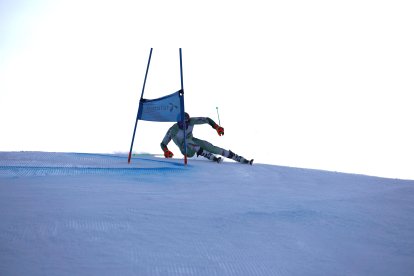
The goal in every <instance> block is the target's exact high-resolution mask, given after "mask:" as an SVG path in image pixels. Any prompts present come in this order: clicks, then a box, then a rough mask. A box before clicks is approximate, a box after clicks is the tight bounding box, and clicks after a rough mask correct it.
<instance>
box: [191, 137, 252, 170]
mask: <svg viewBox="0 0 414 276" xmlns="http://www.w3.org/2000/svg"><path fill="white" fill-rule="evenodd" d="M193 141H194V142H195V143H196V144H197V145H199V146H200V147H201V148H202V149H204V151H208V152H211V153H214V154H219V155H222V156H224V157H227V158H230V159H232V160H234V161H237V162H240V163H244V164H252V163H253V160H247V159H246V158H244V157H243V156H239V155H237V154H235V153H234V152H232V151H231V150H225V149H222V148H219V147H217V146H214V145H213V144H211V143H209V142H207V141H204V140H201V139H197V138H193ZM201 153H202V151H200V152H198V151H197V156H198V155H202V154H201Z"/></svg>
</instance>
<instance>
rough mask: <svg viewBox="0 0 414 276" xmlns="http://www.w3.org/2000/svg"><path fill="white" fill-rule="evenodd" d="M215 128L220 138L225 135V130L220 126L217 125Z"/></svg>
mask: <svg viewBox="0 0 414 276" xmlns="http://www.w3.org/2000/svg"><path fill="white" fill-rule="evenodd" d="M214 128H215V129H216V130H217V133H218V135H219V136H222V135H224V128H222V127H221V126H219V125H215V126H214Z"/></svg>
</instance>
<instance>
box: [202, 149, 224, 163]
mask: <svg viewBox="0 0 414 276" xmlns="http://www.w3.org/2000/svg"><path fill="white" fill-rule="evenodd" d="M200 155H201V156H203V157H205V158H207V159H208V160H211V161H214V162H217V163H221V162H223V159H222V158H221V157H217V156H215V155H214V154H212V153H211V152H208V151H205V150H204V149H202V148H200V149H199V150H198V151H197V157H198V156H200Z"/></svg>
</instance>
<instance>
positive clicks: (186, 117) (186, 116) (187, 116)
mask: <svg viewBox="0 0 414 276" xmlns="http://www.w3.org/2000/svg"><path fill="white" fill-rule="evenodd" d="M184 119H185V121H186V122H188V121H189V120H190V115H189V114H188V113H187V112H185V113H184ZM179 122H181V113H180V114H178V115H177V123H179Z"/></svg>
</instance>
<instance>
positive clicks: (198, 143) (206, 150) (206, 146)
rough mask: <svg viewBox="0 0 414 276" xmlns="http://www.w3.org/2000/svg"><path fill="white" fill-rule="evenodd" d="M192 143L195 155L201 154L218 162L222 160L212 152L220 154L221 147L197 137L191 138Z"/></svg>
mask: <svg viewBox="0 0 414 276" xmlns="http://www.w3.org/2000/svg"><path fill="white" fill-rule="evenodd" d="M192 140H193V142H194V144H192V146H193V148H194V150H197V156H199V155H201V156H203V157H205V158H207V159H209V160H211V161H215V162H218V163H220V162H221V161H222V159H221V157H217V156H215V155H214V154H222V151H223V149H221V148H219V147H216V146H214V145H212V144H211V143H209V142H207V141H204V140H200V139H197V138H193V139H192Z"/></svg>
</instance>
